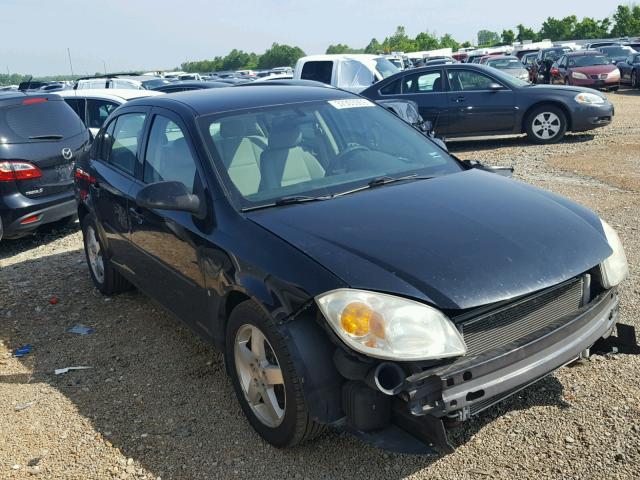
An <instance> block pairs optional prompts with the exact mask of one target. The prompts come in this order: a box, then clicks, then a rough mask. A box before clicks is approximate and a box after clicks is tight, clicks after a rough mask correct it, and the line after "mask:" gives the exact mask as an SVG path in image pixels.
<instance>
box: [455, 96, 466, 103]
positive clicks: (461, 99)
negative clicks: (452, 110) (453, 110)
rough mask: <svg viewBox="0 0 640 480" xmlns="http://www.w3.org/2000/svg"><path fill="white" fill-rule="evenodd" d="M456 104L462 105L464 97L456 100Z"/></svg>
mask: <svg viewBox="0 0 640 480" xmlns="http://www.w3.org/2000/svg"><path fill="white" fill-rule="evenodd" d="M456 103H464V97H458V98H456Z"/></svg>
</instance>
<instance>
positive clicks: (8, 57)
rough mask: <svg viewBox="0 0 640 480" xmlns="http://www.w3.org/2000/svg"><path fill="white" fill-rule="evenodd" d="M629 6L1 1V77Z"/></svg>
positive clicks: (154, 64) (600, 1)
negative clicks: (403, 29)
mask: <svg viewBox="0 0 640 480" xmlns="http://www.w3.org/2000/svg"><path fill="white" fill-rule="evenodd" d="M619 3H621V2H620V1H619V0H581V1H580V2H575V1H572V2H568V1H566V0H535V1H513V0H512V1H499V0H482V1H479V0H458V1H456V0H360V1H355V0H322V1H316V0H300V1H294V0H239V1H225V2H222V1H216V0H208V1H207V0H181V1H180V0H170V1H166V0H107V1H95V0H79V1H74V0H0V70H2V71H3V73H4V72H6V70H7V68H8V69H9V70H10V71H11V72H17V73H31V74H34V75H47V74H56V73H69V62H68V59H67V47H69V48H70V49H71V57H72V61H73V67H74V71H75V73H76V74H78V73H90V74H93V73H94V72H96V71H102V70H103V61H104V62H105V63H106V67H107V70H108V71H111V72H115V71H123V70H130V69H136V70H138V69H141V70H155V69H167V68H172V67H175V66H177V65H179V64H180V63H182V62H183V61H185V60H202V59H207V58H213V57H214V56H216V55H224V54H226V53H227V52H228V51H229V50H231V49H232V48H239V49H242V50H245V51H254V52H257V53H261V52H263V51H264V50H265V49H266V48H268V47H269V46H270V45H271V44H272V43H273V42H278V43H287V44H290V45H298V46H300V47H301V48H302V49H303V50H304V51H305V52H306V53H308V54H313V53H324V51H325V49H326V48H327V46H328V45H329V44H331V43H347V44H348V45H350V46H353V47H364V46H366V44H367V43H368V42H369V40H371V38H372V37H376V38H377V39H378V40H380V41H382V39H383V38H384V37H385V36H388V35H391V34H392V33H393V32H394V31H395V28H396V26H398V25H404V26H405V27H406V29H407V33H408V34H409V35H410V36H415V35H416V34H417V33H418V32H420V31H424V30H427V31H429V32H432V33H437V34H438V35H443V34H445V33H451V34H452V35H453V36H454V37H455V38H456V39H457V40H459V41H461V42H462V41H465V40H470V41H472V40H474V39H475V35H476V32H477V31H478V30H480V29H483V28H486V29H489V30H495V31H499V32H501V31H502V29H503V28H513V27H514V26H515V25H517V24H518V23H524V24H525V25H530V26H533V27H535V28H536V29H537V28H539V27H540V25H541V23H542V22H543V21H544V20H545V19H546V18H547V17H549V16H553V17H556V18H562V17H564V16H566V15H571V14H575V15H577V16H578V17H579V18H581V17H583V16H590V17H596V18H602V17H605V16H609V15H611V14H612V13H613V12H614V11H615V8H616V6H617V4H619Z"/></svg>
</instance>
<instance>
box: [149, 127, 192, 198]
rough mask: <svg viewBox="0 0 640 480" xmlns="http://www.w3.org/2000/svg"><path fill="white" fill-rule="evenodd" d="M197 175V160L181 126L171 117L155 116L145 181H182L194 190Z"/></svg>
mask: <svg viewBox="0 0 640 480" xmlns="http://www.w3.org/2000/svg"><path fill="white" fill-rule="evenodd" d="M196 174H197V168H196V162H195V160H194V158H193V156H192V155H191V151H190V150H189V145H188V144H187V139H186V138H185V136H184V132H183V131H182V129H181V128H180V127H179V126H178V125H177V124H175V123H174V122H172V121H171V120H169V119H168V118H166V117H163V116H162V115H156V116H155V118H154V120H153V125H152V127H151V132H150V133H149V142H148V143H147V153H146V155H145V162H144V174H143V178H144V181H145V183H155V182H168V181H174V182H182V183H183V184H184V185H185V186H186V187H187V189H188V190H189V192H191V193H193V191H194V184H195V180H196Z"/></svg>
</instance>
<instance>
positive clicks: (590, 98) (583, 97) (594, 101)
mask: <svg viewBox="0 0 640 480" xmlns="http://www.w3.org/2000/svg"><path fill="white" fill-rule="evenodd" d="M573 99H574V100H575V101H576V102H578V103H582V104H586V105H603V104H604V98H602V97H601V96H600V95H596V94H595V93H579V94H577V95H576V96H575V97H573Z"/></svg>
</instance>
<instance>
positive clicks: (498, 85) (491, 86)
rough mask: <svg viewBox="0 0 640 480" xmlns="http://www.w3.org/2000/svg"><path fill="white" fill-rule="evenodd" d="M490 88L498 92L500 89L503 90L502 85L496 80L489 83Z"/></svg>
mask: <svg viewBox="0 0 640 480" xmlns="http://www.w3.org/2000/svg"><path fill="white" fill-rule="evenodd" d="M489 90H491V91H492V92H497V91H498V90H502V85H500V84H499V83H495V82H494V83H491V84H489Z"/></svg>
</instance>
